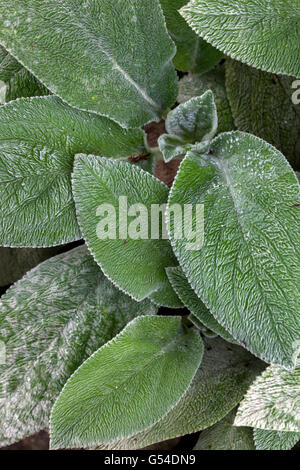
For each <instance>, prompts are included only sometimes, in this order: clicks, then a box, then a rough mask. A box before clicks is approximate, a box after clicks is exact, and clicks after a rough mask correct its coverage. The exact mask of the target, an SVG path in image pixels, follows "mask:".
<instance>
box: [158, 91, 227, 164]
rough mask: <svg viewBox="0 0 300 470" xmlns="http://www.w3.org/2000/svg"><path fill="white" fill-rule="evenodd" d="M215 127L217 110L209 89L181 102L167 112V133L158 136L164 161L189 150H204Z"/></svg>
mask: <svg viewBox="0 0 300 470" xmlns="http://www.w3.org/2000/svg"><path fill="white" fill-rule="evenodd" d="M217 128H218V116H217V109H216V105H215V102H214V96H213V94H212V92H211V91H207V92H206V93H204V95H202V96H197V97H195V98H192V99H190V100H189V101H187V102H186V103H183V104H180V105H179V106H177V108H175V109H174V110H173V111H171V112H170V113H169V114H168V117H167V119H166V130H167V132H168V134H163V135H162V136H160V137H159V139H158V145H159V148H160V150H161V152H162V153H163V155H164V159H165V161H166V162H168V161H170V160H171V159H172V158H175V157H178V156H180V155H185V154H186V153H187V152H188V151H189V150H193V149H197V150H199V151H200V150H201V151H205V150H206V149H207V147H208V144H209V142H210V141H211V139H212V138H213V137H214V135H215V134H216V132H217ZM191 144H193V145H191Z"/></svg>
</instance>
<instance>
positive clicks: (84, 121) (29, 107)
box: [0, 96, 145, 247]
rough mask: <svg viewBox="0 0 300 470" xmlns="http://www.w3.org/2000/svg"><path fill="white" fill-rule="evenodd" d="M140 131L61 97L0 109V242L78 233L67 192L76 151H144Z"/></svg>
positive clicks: (49, 241)
mask: <svg viewBox="0 0 300 470" xmlns="http://www.w3.org/2000/svg"><path fill="white" fill-rule="evenodd" d="M143 138H144V133H143V131H141V130H139V129H130V130H125V129H123V128H121V127H120V126H119V125H117V124H115V123H114V122H113V121H110V120H109V119H107V118H104V117H100V116H96V115H95V114H88V113H85V112H83V111H78V110H76V109H73V108H71V107H69V106H67V105H66V104H64V103H63V102H62V101H61V100H60V99H58V98H56V97H53V96H48V97H44V98H32V99H29V98H28V99H21V100H17V101H14V102H11V103H9V104H7V105H6V106H2V107H1V108H0V244H1V245H3V246H14V247H21V246H23V247H24V246H29V247H37V246H39V247H43V246H52V245H59V244H63V243H67V242H70V241H73V240H75V239H78V238H80V237H81V234H80V230H79V227H78V224H77V221H76V216H75V208H74V201H73V197H72V191H71V171H72V168H73V160H74V155H75V153H77V152H83V151H87V152H91V153H94V152H95V153H101V154H102V155H104V156H108V157H114V158H119V157H123V158H124V157H128V156H130V155H139V153H143V151H145V149H144V143H143Z"/></svg>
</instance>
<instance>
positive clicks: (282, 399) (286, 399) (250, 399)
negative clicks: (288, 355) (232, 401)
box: [235, 345, 300, 432]
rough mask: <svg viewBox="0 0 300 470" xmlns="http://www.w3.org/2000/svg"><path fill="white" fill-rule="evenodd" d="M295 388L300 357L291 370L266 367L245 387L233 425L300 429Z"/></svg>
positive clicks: (298, 397) (298, 384) (299, 399)
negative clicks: (245, 392) (248, 386)
mask: <svg viewBox="0 0 300 470" xmlns="http://www.w3.org/2000/svg"><path fill="white" fill-rule="evenodd" d="M298 347H299V345H298ZM299 390H300V358H298V361H297V366H296V369H295V370H294V371H292V372H288V371H286V370H284V369H281V368H280V367H279V366H275V365H272V366H270V367H268V368H267V369H266V370H265V371H264V372H263V374H262V375H261V376H260V377H258V378H257V379H256V381H255V382H254V383H253V384H252V385H251V387H250V388H249V390H248V392H247V394H246V396H245V398H244V400H243V401H242V403H241V404H240V407H239V410H238V413H237V416H236V419H235V425H236V426H251V427H253V428H259V429H266V430H273V431H289V432H300V420H299V416H300V395H299Z"/></svg>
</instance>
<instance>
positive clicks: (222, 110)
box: [177, 65, 235, 133]
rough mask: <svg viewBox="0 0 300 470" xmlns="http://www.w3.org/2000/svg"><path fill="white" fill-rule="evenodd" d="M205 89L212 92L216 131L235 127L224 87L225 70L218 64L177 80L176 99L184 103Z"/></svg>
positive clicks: (230, 129) (224, 130)
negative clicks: (215, 107) (215, 112)
mask: <svg viewBox="0 0 300 470" xmlns="http://www.w3.org/2000/svg"><path fill="white" fill-rule="evenodd" d="M207 90H211V91H212V92H213V94H214V99H215V104H216V106H217V114H218V133H221V132H227V131H232V130H234V129H235V125H234V122H233V117H232V112H231V109H230V104H229V101H228V98H227V92H226V87H225V70H224V66H223V65H220V66H217V67H215V68H214V69H213V70H211V71H210V72H207V73H203V74H200V73H199V74H198V73H190V74H188V75H185V76H184V77H183V78H182V79H181V80H180V81H179V96H178V98H177V101H178V102H179V103H185V102H186V101H188V100H190V99H191V98H193V97H194V96H201V95H203V93H205V92H206V91H207Z"/></svg>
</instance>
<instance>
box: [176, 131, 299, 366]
mask: <svg viewBox="0 0 300 470" xmlns="http://www.w3.org/2000/svg"><path fill="white" fill-rule="evenodd" d="M299 202H300V187H299V183H298V180H297V178H296V176H295V173H294V172H293V171H292V169H291V168H290V166H289V164H288V162H287V161H286V159H285V158H284V157H283V155H282V154H281V153H280V152H279V151H278V150H276V149H275V148H274V147H272V146H271V145H269V144H267V143H266V142H264V141H262V140H261V139H258V138H257V137H254V136H251V135H249V134H244V133H241V132H233V133H228V134H221V135H220V136H219V137H217V138H216V139H215V140H214V142H213V144H212V145H211V148H210V154H209V155H202V154H198V155H196V154H192V153H189V154H187V156H186V158H185V160H184V161H183V162H182V164H181V166H180V170H179V173H178V175H177V177H176V180H175V183H174V185H173V188H172V190H171V192H170V198H169V204H170V205H172V204H175V203H176V204H182V205H183V204H194V205H195V204H204V207H205V208H204V213H205V237H204V238H205V239H204V245H203V247H202V248H201V249H200V250H188V249H187V240H185V239H184V238H182V239H178V238H177V239H176V238H175V237H174V221H172V220H171V222H172V223H171V226H170V236H171V242H172V245H173V248H174V250H175V252H176V256H177V257H178V260H179V263H180V265H181V267H182V269H183V271H184V273H185V275H186V276H187V279H188V281H189V283H190V284H191V286H192V288H193V289H194V290H195V292H196V294H197V295H198V296H199V297H200V298H201V299H202V300H203V302H204V303H205V305H206V306H207V307H208V308H209V310H210V311H211V313H212V314H213V315H214V317H215V318H216V320H217V321H218V322H220V324H221V325H222V326H224V327H225V328H226V329H227V330H228V331H229V332H230V333H231V334H232V336H233V337H234V338H235V339H236V340H237V341H239V342H240V344H242V345H243V346H244V347H246V348H247V349H249V350H250V351H251V352H253V353H254V354H255V355H257V356H258V357H260V358H261V359H263V360H265V361H267V362H271V363H275V364H281V365H282V366H284V367H286V368H289V369H291V368H293V367H294V366H295V354H294V353H295V345H296V344H297V341H300V317H299V309H300V282H299V281H300V253H299V248H298V247H299V244H300V232H299V226H300V211H299V210H298V207H295V204H296V203H299ZM171 219H172V218H171ZM262 331H263V332H264V334H262Z"/></svg>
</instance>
